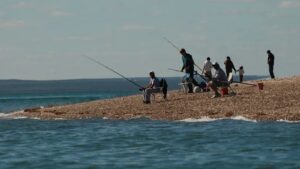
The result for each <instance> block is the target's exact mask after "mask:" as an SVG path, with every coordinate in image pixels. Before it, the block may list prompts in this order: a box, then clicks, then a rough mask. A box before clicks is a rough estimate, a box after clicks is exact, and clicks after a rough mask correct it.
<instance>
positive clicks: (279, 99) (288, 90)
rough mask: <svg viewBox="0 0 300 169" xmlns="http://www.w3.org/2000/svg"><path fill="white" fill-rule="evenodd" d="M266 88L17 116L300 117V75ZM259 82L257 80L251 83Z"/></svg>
mask: <svg viewBox="0 0 300 169" xmlns="http://www.w3.org/2000/svg"><path fill="white" fill-rule="evenodd" d="M260 82H263V83H264V90H261V91H259V90H258V87H252V86H246V85H240V84H239V85H238V86H236V85H235V84H233V85H232V86H233V88H234V90H235V91H236V92H237V95H235V96H224V97H221V98H216V99H211V98H210V97H211V96H212V94H213V93H212V92H206V93H196V94H185V93H183V92H179V91H172V92H170V93H169V95H168V100H167V101H165V100H163V99H162V96H160V95H157V96H156V98H155V100H154V101H153V103H152V104H149V105H145V104H143V103H142V96H141V95H134V96H127V97H120V98H114V99H108V100H99V101H92V102H86V103H80V104H74V105H65V106H57V107H51V108H43V109H28V110H26V111H22V112H15V113H13V114H12V116H13V117H28V118H39V119H88V118H107V119H132V118H142V117H145V118H150V119H153V120H183V119H189V118H191V119H200V118H202V117H208V118H230V117H235V116H243V117H245V118H248V119H252V120H259V121H260V120H261V121H264V120H268V121H275V120H289V121H299V120H300V102H299V100H300V76H297V77H291V78H282V79H277V80H264V81H260ZM249 83H255V84H256V83H257V81H253V82H249Z"/></svg>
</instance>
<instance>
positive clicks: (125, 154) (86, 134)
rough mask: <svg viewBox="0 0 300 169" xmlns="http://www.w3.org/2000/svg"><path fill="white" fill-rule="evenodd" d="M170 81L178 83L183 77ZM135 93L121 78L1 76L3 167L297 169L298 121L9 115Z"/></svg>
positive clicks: (0, 164) (142, 81)
mask: <svg viewBox="0 0 300 169" xmlns="http://www.w3.org/2000/svg"><path fill="white" fill-rule="evenodd" d="M135 80H136V82H138V83H140V84H146V83H147V81H148V80H147V79H144V78H137V79H135ZM168 82H169V85H170V88H171V89H176V88H177V87H178V85H177V83H178V78H170V79H168ZM138 93H139V92H138V91H137V90H136V88H135V87H134V86H132V85H130V84H128V82H126V81H124V80H121V79H104V80H64V81H19V80H5V81H0V112H2V114H0V115H2V118H1V116H0V169H6V168H7V169H14V168H22V169H23V168H25V169H26V168H28V169H29V168H30V169H31V168H43V169H48V168H49V169H50V168H51V169H52V168H66V169H68V168H70V169H76V168H90V169H92V168H109V169H113V168H122V169H125V168H128V169H131V168H149V169H150V168H151V169H152V168H155V169H156V168H161V169H165V168H174V169H176V168H178V169H182V168H185V169H190V168H191V169H192V168H195V169H197V168H208V169H210V168H224V169H227V168H228V169H232V168H253V169H260V168H261V169H273V168H274V169H277V168H278V169H281V168H287V169H290V168H291V169H297V168H300V162H299V161H300V156H299V154H300V134H299V133H300V123H297V122H296V123H290V122H249V121H242V120H216V121H213V120H212V121H210V120H208V121H205V120H204V121H203V120H202V121H198V122H187V121H185V122H183V121H173V122H171V121H153V120H150V119H136V120H127V121H125V120H120V121H116V120H103V119H90V120H57V121H46V120H33V119H5V114H7V113H9V112H11V111H16V110H21V109H24V108H29V107H35V106H50V105H61V104H71V103H77V102H84V101H90V100H96V99H105V98H112V97H119V96H126V95H131V94H138ZM3 113H5V114H3Z"/></svg>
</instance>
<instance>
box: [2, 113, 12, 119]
mask: <svg viewBox="0 0 300 169" xmlns="http://www.w3.org/2000/svg"><path fill="white" fill-rule="evenodd" d="M9 116H10V114H9V113H0V118H7V117H9Z"/></svg>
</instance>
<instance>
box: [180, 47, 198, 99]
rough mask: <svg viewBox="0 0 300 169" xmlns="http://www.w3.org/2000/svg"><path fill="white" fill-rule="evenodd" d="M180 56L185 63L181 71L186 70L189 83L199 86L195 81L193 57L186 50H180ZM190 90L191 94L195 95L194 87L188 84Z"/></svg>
mask: <svg viewBox="0 0 300 169" xmlns="http://www.w3.org/2000/svg"><path fill="white" fill-rule="evenodd" d="M180 54H181V55H182V62H183V66H182V69H181V71H182V72H183V70H185V73H186V74H187V79H186V80H187V81H188V82H191V83H193V84H194V85H195V86H198V83H197V81H196V80H195V79H194V64H195V62H194V60H193V57H192V55H190V54H189V53H187V52H186V51H185V49H183V48H182V49H181V50H180ZM188 88H189V93H193V86H192V84H190V83H189V84H188Z"/></svg>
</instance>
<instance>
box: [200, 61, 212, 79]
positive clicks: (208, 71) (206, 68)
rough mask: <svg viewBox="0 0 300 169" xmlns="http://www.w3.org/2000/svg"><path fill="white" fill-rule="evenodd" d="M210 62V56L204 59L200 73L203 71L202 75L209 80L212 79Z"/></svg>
mask: <svg viewBox="0 0 300 169" xmlns="http://www.w3.org/2000/svg"><path fill="white" fill-rule="evenodd" d="M212 67H213V66H212V63H211V61H210V57H207V58H206V61H205V62H204V63H203V69H202V74H203V73H204V76H205V77H206V78H207V79H208V81H210V80H211V79H212V73H211V69H212Z"/></svg>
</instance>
